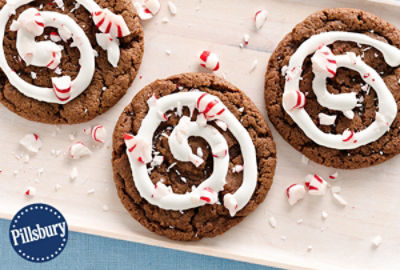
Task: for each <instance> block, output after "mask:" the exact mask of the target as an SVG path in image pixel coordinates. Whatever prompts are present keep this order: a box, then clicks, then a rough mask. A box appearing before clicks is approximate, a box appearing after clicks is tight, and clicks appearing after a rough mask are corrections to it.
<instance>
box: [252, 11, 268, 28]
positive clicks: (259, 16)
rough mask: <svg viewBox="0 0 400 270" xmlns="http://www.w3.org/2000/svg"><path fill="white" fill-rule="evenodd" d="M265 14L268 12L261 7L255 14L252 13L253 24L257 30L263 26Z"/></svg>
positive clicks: (265, 18)
mask: <svg viewBox="0 0 400 270" xmlns="http://www.w3.org/2000/svg"><path fill="white" fill-rule="evenodd" d="M267 15H268V12H267V11H266V10H263V9H261V10H259V11H257V12H256V14H255V15H254V24H255V26H256V28H257V30H260V29H261V28H262V27H263V25H264V23H265V21H266V20H267Z"/></svg>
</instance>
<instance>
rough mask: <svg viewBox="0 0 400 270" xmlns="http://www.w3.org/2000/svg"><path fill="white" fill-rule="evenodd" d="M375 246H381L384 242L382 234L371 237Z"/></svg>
mask: <svg viewBox="0 0 400 270" xmlns="http://www.w3.org/2000/svg"><path fill="white" fill-rule="evenodd" d="M371 242H372V244H373V247H374V248H377V247H379V246H380V245H381V244H382V236H380V235H377V236H375V237H374V238H372V239H371Z"/></svg>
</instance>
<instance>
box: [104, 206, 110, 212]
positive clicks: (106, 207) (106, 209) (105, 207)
mask: <svg viewBox="0 0 400 270" xmlns="http://www.w3.org/2000/svg"><path fill="white" fill-rule="evenodd" d="M109 209H110V208H109V207H108V205H107V204H105V205H103V211H104V212H107V211H108V210H109Z"/></svg>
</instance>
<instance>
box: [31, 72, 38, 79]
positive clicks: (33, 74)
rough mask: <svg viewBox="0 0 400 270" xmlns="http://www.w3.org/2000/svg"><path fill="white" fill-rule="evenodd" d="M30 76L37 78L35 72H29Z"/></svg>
mask: <svg viewBox="0 0 400 270" xmlns="http://www.w3.org/2000/svg"><path fill="white" fill-rule="evenodd" d="M31 77H32V79H34V80H36V78H37V74H36V72H33V71H32V72H31Z"/></svg>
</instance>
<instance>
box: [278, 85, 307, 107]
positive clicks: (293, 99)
mask: <svg viewBox="0 0 400 270" xmlns="http://www.w3.org/2000/svg"><path fill="white" fill-rule="evenodd" d="M282 98H283V102H282V104H283V107H284V108H285V110H287V111H291V110H295V109H302V108H304V106H305V105H306V96H305V95H304V93H303V92H301V91H298V90H296V91H289V92H286V93H284V94H283V97H282Z"/></svg>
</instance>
